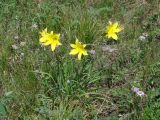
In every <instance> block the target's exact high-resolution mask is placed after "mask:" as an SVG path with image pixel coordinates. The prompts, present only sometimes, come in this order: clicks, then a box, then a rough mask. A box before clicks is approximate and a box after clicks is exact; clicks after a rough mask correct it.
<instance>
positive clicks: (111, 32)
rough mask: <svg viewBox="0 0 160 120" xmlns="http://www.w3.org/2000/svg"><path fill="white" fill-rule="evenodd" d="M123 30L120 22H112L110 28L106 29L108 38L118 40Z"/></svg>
mask: <svg viewBox="0 0 160 120" xmlns="http://www.w3.org/2000/svg"><path fill="white" fill-rule="evenodd" d="M122 30H123V28H122V27H120V25H119V24H118V22H115V23H112V22H111V21H109V26H108V27H107V28H106V31H105V33H106V37H108V38H113V39H114V40H117V39H118V36H117V33H119V32H120V31H122Z"/></svg>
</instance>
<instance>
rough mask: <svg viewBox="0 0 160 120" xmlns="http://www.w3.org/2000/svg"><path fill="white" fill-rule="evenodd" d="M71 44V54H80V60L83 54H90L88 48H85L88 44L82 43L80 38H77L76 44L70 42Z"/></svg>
mask: <svg viewBox="0 0 160 120" xmlns="http://www.w3.org/2000/svg"><path fill="white" fill-rule="evenodd" d="M70 46H71V47H72V48H73V49H72V50H71V51H70V53H69V54H70V55H76V54H78V60H81V57H82V55H88V53H87V50H86V49H85V47H86V44H82V43H81V42H79V40H78V39H76V42H75V44H70Z"/></svg>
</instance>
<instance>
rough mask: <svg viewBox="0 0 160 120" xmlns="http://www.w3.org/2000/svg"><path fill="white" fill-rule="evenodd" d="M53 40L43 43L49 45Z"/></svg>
mask: <svg viewBox="0 0 160 120" xmlns="http://www.w3.org/2000/svg"><path fill="white" fill-rule="evenodd" d="M51 43H52V42H51V41H50V40H48V41H47V42H44V43H43V45H45V46H47V45H50V44H51Z"/></svg>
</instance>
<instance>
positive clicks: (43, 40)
mask: <svg viewBox="0 0 160 120" xmlns="http://www.w3.org/2000/svg"><path fill="white" fill-rule="evenodd" d="M39 41H40V42H46V41H47V39H46V38H45V37H41V38H40V39H39Z"/></svg>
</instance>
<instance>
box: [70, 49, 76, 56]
mask: <svg viewBox="0 0 160 120" xmlns="http://www.w3.org/2000/svg"><path fill="white" fill-rule="evenodd" d="M69 54H70V55H76V54H78V50H76V49H73V50H71V52H70V53H69Z"/></svg>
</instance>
